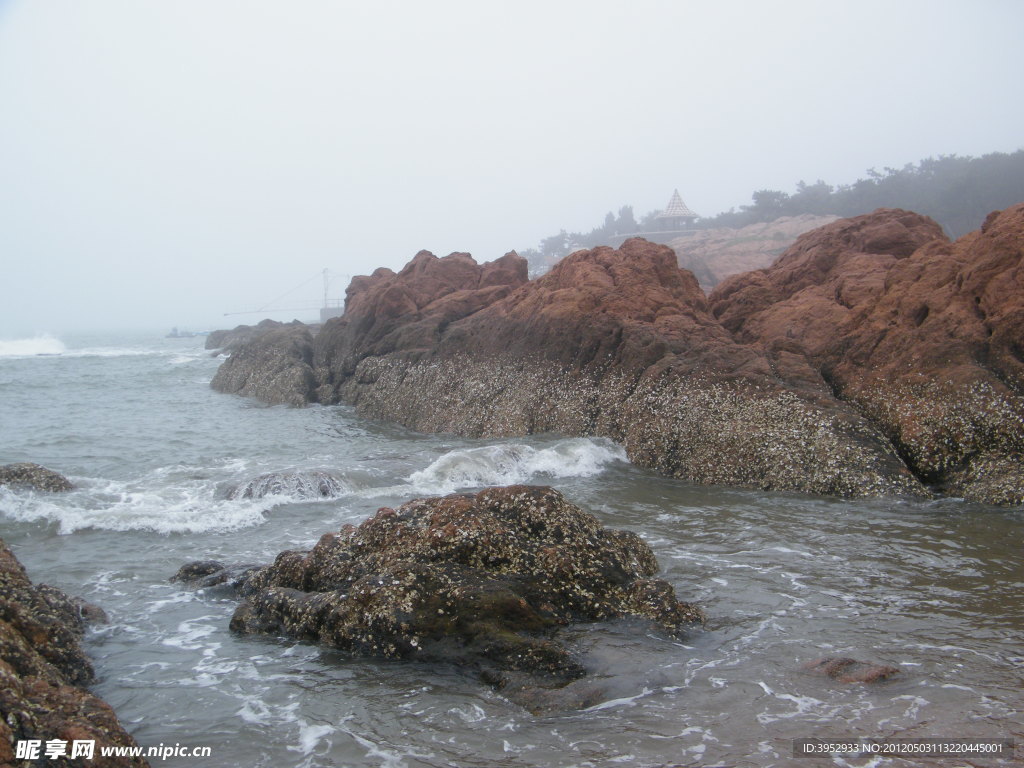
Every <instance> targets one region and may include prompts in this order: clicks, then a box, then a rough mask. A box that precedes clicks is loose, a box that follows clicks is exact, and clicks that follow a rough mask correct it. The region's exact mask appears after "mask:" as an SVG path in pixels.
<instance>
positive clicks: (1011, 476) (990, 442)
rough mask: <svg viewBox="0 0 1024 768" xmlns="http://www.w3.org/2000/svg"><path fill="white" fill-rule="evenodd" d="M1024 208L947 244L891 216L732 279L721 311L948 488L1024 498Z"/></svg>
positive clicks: (851, 222) (736, 330) (882, 214)
mask: <svg viewBox="0 0 1024 768" xmlns="http://www.w3.org/2000/svg"><path fill="white" fill-rule="evenodd" d="M1022 252H1024V205H1019V206H1015V207H1014V208H1010V209H1007V210H1006V211H1002V212H996V213H994V214H992V215H990V216H989V217H988V219H987V220H986V221H985V224H984V226H983V227H982V228H981V230H980V231H978V232H974V233H971V234H969V235H967V236H965V237H963V238H961V239H960V240H958V241H956V242H955V243H951V242H949V241H948V240H947V239H946V238H945V236H944V235H943V234H942V231H941V229H940V228H939V226H938V225H937V224H936V223H935V222H933V221H932V220H930V219H927V218H925V217H922V216H919V215H917V214H914V213H910V212H907V211H899V210H879V211H876V212H875V213H873V214H870V215H867V216H859V217H857V218H854V219H847V220H843V221H839V222H836V223H835V224H832V225H830V226H827V227H824V228H822V229H819V230H817V231H815V232H813V233H810V234H808V235H805V236H804V237H803V238H801V239H800V240H799V241H798V242H797V244H796V246H794V248H792V249H791V250H790V251H788V252H787V253H786V255H785V256H783V257H782V258H781V259H779V260H778V261H777V262H776V263H775V264H774V265H772V266H771V267H770V268H768V269H765V270H759V271H757V272H751V273H748V274H745V275H738V276H736V277H733V278H730V279H729V280H727V281H725V282H724V283H723V284H722V285H720V286H719V287H718V289H716V290H715V291H714V292H713V293H712V295H711V296H710V299H709V301H710V304H711V308H712V311H713V313H714V315H715V316H716V317H717V318H718V319H719V320H720V321H721V323H722V325H723V326H724V327H725V328H726V329H728V330H729V331H730V332H731V333H732V334H733V335H734V336H735V338H737V339H738V340H739V341H741V342H744V343H749V344H752V345H755V346H757V347H759V348H761V349H763V350H764V351H765V353H766V354H767V355H768V357H769V359H770V360H771V361H772V363H773V365H775V366H776V367H777V368H787V369H792V368H793V367H794V366H796V367H800V368H805V367H809V368H810V369H812V370H813V371H814V372H817V373H818V374H820V375H821V376H822V377H823V378H824V379H825V380H826V381H828V382H829V385H830V386H831V388H832V390H833V393H834V394H835V396H836V397H837V398H839V399H841V400H844V401H847V402H851V403H853V404H855V405H856V406H857V407H858V409H859V410H860V411H861V412H862V413H864V414H865V415H866V416H867V417H868V418H869V419H870V420H871V421H872V422H873V423H875V424H878V425H879V426H880V428H881V429H882V430H883V431H884V433H885V434H886V436H887V438H888V439H889V440H890V441H891V442H892V444H893V445H894V446H895V447H896V449H897V450H898V452H899V454H900V456H901V457H902V458H903V460H904V461H905V462H906V464H907V465H908V466H909V467H910V468H911V470H912V471H913V472H914V473H915V474H916V475H917V476H918V477H920V478H921V479H922V480H923V481H924V482H926V483H928V484H931V485H933V486H935V487H937V488H938V489H939V490H942V491H945V492H947V493H950V494H954V495H958V496H964V497H966V498H969V499H976V500H980V501H987V502H992V503H1000V504H1021V503H1024V341H1022V340H1024V268H1022V266H1021V258H1022Z"/></svg>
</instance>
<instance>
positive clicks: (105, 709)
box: [0, 540, 148, 767]
mask: <svg viewBox="0 0 1024 768" xmlns="http://www.w3.org/2000/svg"><path fill="white" fill-rule="evenodd" d="M97 612H98V613H97ZM101 618H102V611H100V610H99V609H98V608H96V607H95V606H90V605H89V604H88V603H84V602H82V601H80V600H75V599H72V598H69V597H68V596H67V595H65V594H64V593H63V592H61V591H60V590H58V589H54V588H53V587H47V586H45V585H34V584H32V582H31V581H30V580H29V578H28V575H27V574H26V573H25V569H24V568H23V567H22V565H21V563H19V562H18V560H17V558H15V556H14V554H13V553H12V552H11V550H10V549H9V548H8V547H7V545H6V544H5V543H4V542H3V540H0V765H14V764H16V763H15V760H14V755H15V744H16V742H18V741H20V740H33V739H34V740H40V741H42V742H46V741H47V740H50V739H64V740H68V741H70V740H74V739H77V740H94V741H95V746H96V752H95V753H96V759H95V762H94V763H91V764H95V765H97V766H111V767H113V766H146V765H148V763H147V762H146V761H145V760H144V759H143V758H141V757H117V758H112V757H107V758H101V757H100V754H99V752H100V748H101V747H104V746H124V747H134V746H137V745H136V743H135V741H134V740H133V739H132V737H131V736H130V735H128V733H127V732H126V731H125V730H124V729H123V728H122V727H121V724H120V723H119V722H118V720H117V716H116V715H115V714H114V712H113V710H111V708H110V707H109V706H108V705H107V704H106V703H104V702H103V701H101V700H100V699H98V698H97V697H95V696H93V695H92V694H91V693H89V692H88V691H87V690H85V688H84V686H85V685H86V684H87V683H89V682H90V681H92V679H93V669H92V664H91V663H90V662H89V659H88V658H87V657H86V655H85V653H84V652H83V651H82V648H81V645H80V640H81V638H82V634H83V632H84V627H85V622H86V620H87V619H91V620H97V619H101ZM18 764H20V763H18ZM26 764H27V763H26ZM46 764H47V765H60V766H71V765H78V764H79V760H77V759H76V760H74V761H71V760H70V759H69V758H58V759H55V760H47V761H46Z"/></svg>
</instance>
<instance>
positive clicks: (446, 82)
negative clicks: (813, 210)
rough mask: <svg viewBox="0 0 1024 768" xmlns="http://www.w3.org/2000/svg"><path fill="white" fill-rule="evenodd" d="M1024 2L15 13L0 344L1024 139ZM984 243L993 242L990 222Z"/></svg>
mask: <svg viewBox="0 0 1024 768" xmlns="http://www.w3.org/2000/svg"><path fill="white" fill-rule="evenodd" d="M1022 27H1024V4H1020V3H1018V2H1014V0H980V1H979V2H975V3H964V2H953V1H946V2H942V1H939V2H922V1H918V0H908V1H907V2H901V3H883V2H858V3H853V2H835V3H827V4H826V3H818V2H785V3H781V4H760V3H754V2H723V3H705V2H667V1H665V2H654V1H652V0H646V1H645V0H640V1H639V2H636V3H631V4H629V5H628V6H627V5H626V4H624V3H611V2H603V3H602V2H597V3H594V2H588V3H583V2H578V1H576V0H574V1H573V2H561V3H557V4H541V3H536V2H518V3H515V4H504V3H469V2H450V1H449V2H437V3H430V4H409V3H398V2H382V3H374V4H353V3H344V2H328V1H327V0H305V1H304V2H299V3H294V4H288V5H282V4H279V3H270V2H265V1H263V0H254V1H253V2H246V3H240V2H216V1H214V2H199V1H198V0H184V1H181V2H175V3H167V2H153V1H148V0H95V1H94V2H89V3H70V4H62V5H59V6H57V5H51V4H44V3H33V2H30V1H29V0H0V103H2V104H3V105H4V117H3V119H2V120H0V179H2V181H0V206H2V207H0V210H2V211H3V217H4V219H3V226H2V227H0V252H2V253H3V259H4V264H5V266H6V269H5V270H4V272H5V279H4V281H3V286H4V290H3V301H2V303H0V307H2V308H0V339H12V338H19V337H24V336H31V335H33V334H36V333H44V332H49V333H53V334H61V333H68V332H70V331H73V330H80V331H87V330H93V329H95V330H113V329H118V328H125V329H137V328H147V329H148V328H152V329H163V330H164V331H165V332H166V331H167V330H170V328H171V327H172V326H177V327H179V328H183V329H186V328H187V329H191V330H199V329H208V328H217V327H231V326H234V325H236V324H238V323H253V322H257V321H259V320H260V319H262V318H263V317H273V318H275V319H280V320H290V319H292V318H293V317H298V318H299V319H303V320H313V319H315V317H316V313H315V311H311V312H308V313H301V312H295V311H286V312H264V313H258V314H236V315H230V316H225V313H230V312H240V311H242V310H246V309H252V308H255V307H259V306H262V305H265V304H267V303H268V302H271V301H272V300H274V299H275V298H276V297H279V296H281V295H282V294H285V293H286V292H287V291H288V289H290V288H292V287H293V286H298V285H299V284H302V283H305V286H304V287H303V288H302V289H301V290H299V291H298V292H296V293H292V294H289V295H288V296H287V298H286V301H283V302H281V303H279V304H278V306H282V305H286V306H289V307H291V306H296V307H298V306H317V305H318V304H319V302H320V300H321V298H322V295H323V287H322V282H321V280H320V273H321V270H323V269H324V268H327V269H329V270H330V271H331V273H332V274H333V275H334V279H333V281H332V285H331V298H332V299H335V300H336V299H339V298H341V296H342V295H343V292H344V288H345V285H346V284H347V282H348V280H347V278H346V277H344V276H346V275H355V274H368V273H369V272H371V271H373V270H374V269H375V268H377V267H380V266H386V267H391V268H392V269H397V268H400V267H401V266H402V265H403V264H405V263H406V262H407V261H408V260H409V259H411V258H412V256H413V255H414V254H415V253H416V252H417V251H419V250H421V249H427V250H430V251H433V252H434V253H436V254H437V255H439V256H441V255H445V254H447V253H450V252H452V251H468V252H470V253H472V254H473V256H474V257H475V258H476V259H477V260H478V261H481V262H483V261H490V260H493V259H495V258H498V257H500V256H501V255H502V254H504V253H506V252H507V251H510V250H513V249H522V248H526V247H531V246H535V245H536V244H537V243H538V242H539V240H540V239H541V238H543V237H546V236H548V235H551V234H555V233H557V232H558V231H559V230H560V229H566V230H569V231H573V230H578V231H588V230H590V229H591V228H593V227H595V226H598V225H599V224H600V223H601V222H602V221H603V219H604V215H605V214H606V213H607V212H608V211H618V210H619V208H620V207H621V206H623V205H632V206H633V208H634V211H635V213H636V214H637V216H638V217H639V216H640V215H642V214H644V213H647V212H649V211H651V210H656V209H660V208H662V207H663V206H664V205H665V203H666V202H667V201H668V199H669V196H670V195H671V194H672V191H673V189H677V188H678V189H679V191H680V193H681V195H682V197H683V199H684V200H685V201H686V203H687V205H689V207H690V208H692V209H693V210H694V211H696V212H697V213H698V214H701V215H704V216H712V215H714V214H716V213H719V212H721V211H724V210H728V209H730V208H739V207H740V206H742V205H745V204H747V203H749V202H750V194H751V192H753V191H754V190H757V189H765V188H768V189H780V190H783V191H788V192H791V191H793V189H794V187H795V185H796V183H797V182H798V181H801V180H803V181H806V182H808V183H813V182H814V181H816V180H818V179H823V180H825V181H827V182H828V183H830V184H845V183H851V182H853V181H855V180H856V179H858V178H863V177H864V176H865V175H866V171H867V170H868V169H870V168H877V169H879V170H881V169H883V168H885V167H896V168H899V167H902V166H904V165H906V164H907V163H916V162H917V161H919V160H921V159H924V158H927V157H937V156H939V155H950V154H957V155H971V156H980V155H984V154H987V153H990V152H1013V151H1016V150H1018V149H1021V148H1022V147H1024V133H1022V130H1021V129H1022V127H1024V103H1022V100H1021V99H1020V98H1019V93H1020V86H1019V83H1018V78H1019V73H1020V72H1021V71H1024V53H1022V51H1021V46H1020V45H1019V40H1018V38H1019V30H1020V29H1021V28H1022ZM978 223H979V225H980V223H981V222H978Z"/></svg>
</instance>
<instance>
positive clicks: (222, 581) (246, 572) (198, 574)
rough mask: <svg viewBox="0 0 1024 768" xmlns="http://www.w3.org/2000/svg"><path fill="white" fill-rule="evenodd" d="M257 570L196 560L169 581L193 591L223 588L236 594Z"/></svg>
mask: <svg viewBox="0 0 1024 768" xmlns="http://www.w3.org/2000/svg"><path fill="white" fill-rule="evenodd" d="M258 568H259V566H256V565H225V564H224V563H221V562H219V561H217V560H197V561H195V562H192V563H186V564H185V565H183V566H181V568H179V569H178V572H177V573H175V574H174V575H173V576H172V577H171V579H170V580H171V582H180V583H183V584H187V585H188V586H190V587H192V588H193V589H209V588H211V587H224V588H225V589H226V591H228V592H236V593H237V592H238V591H240V590H241V589H242V588H243V587H244V586H245V583H246V581H247V580H248V578H249V576H251V575H252V573H253V572H254V571H256V570H258Z"/></svg>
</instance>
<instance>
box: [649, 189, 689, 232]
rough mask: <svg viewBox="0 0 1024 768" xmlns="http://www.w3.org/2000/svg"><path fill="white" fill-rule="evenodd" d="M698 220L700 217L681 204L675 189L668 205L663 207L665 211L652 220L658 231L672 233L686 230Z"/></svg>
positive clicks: (681, 200) (677, 191)
mask: <svg viewBox="0 0 1024 768" xmlns="http://www.w3.org/2000/svg"><path fill="white" fill-rule="evenodd" d="M698 218H700V217H699V216H698V215H697V214H696V213H694V212H693V211H691V210H690V209H689V208H688V207H687V205H686V203H684V202H683V198H681V197H680V196H679V190H678V189H677V190H676V191H675V192H673V193H672V198H671V199H670V200H669V201H668V205H667V206H665V210H664V211H662V212H661V213H659V214H658V215H657V216H655V217H654V220H655V222H656V223H657V224H658V227H659V229H662V230H667V231H673V230H680V229H686V228H687V227H688V226H689V225H690V224H692V223H693V222H694V221H695V220H696V219H698Z"/></svg>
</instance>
